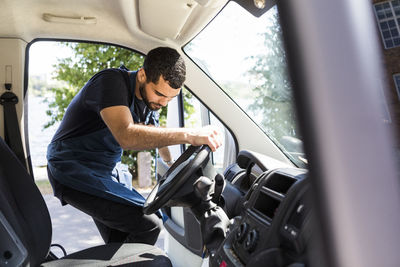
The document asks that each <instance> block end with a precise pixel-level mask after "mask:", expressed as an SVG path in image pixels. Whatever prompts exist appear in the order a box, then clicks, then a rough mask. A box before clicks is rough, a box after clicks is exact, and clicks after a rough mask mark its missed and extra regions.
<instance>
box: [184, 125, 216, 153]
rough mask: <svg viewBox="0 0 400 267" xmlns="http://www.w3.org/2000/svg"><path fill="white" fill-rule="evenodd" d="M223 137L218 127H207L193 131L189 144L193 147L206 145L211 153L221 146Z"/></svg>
mask: <svg viewBox="0 0 400 267" xmlns="http://www.w3.org/2000/svg"><path fill="white" fill-rule="evenodd" d="M222 139H223V135H222V132H221V130H220V129H219V128H218V127H215V126H212V125H209V126H206V127H203V128H199V129H193V130H192V131H191V135H190V138H189V143H190V144H191V145H193V146H200V145H208V146H209V147H210V148H211V150H212V151H213V152H215V151H216V150H217V149H218V148H219V147H220V146H222Z"/></svg>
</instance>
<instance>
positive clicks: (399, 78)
mask: <svg viewBox="0 0 400 267" xmlns="http://www.w3.org/2000/svg"><path fill="white" fill-rule="evenodd" d="M393 82H394V86H395V88H396V92H397V97H398V98H399V100H400V73H395V74H393Z"/></svg>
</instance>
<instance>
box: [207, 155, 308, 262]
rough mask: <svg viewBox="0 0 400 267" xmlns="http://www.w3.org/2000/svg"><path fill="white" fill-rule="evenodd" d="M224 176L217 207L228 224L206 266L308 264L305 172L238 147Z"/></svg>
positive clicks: (306, 183) (306, 180)
mask: <svg viewBox="0 0 400 267" xmlns="http://www.w3.org/2000/svg"><path fill="white" fill-rule="evenodd" d="M224 176H225V179H226V186H225V189H224V191H223V193H222V203H221V204H220V206H222V207H223V208H224V210H225V212H226V213H227V215H228V217H229V218H230V219H231V222H232V224H231V225H230V227H229V231H228V232H227V236H226V238H225V240H224V241H223V243H222V244H221V245H220V247H219V248H218V250H217V251H216V253H215V255H211V258H210V266H246V265H247V266H267V267H268V266H288V265H291V264H295V266H307V257H306V247H307V242H308V240H309V239H310V236H311V230H312V229H311V228H312V227H311V223H310V217H311V207H310V206H311V201H310V200H309V194H307V193H308V190H309V184H308V179H307V171H306V170H305V169H299V168H288V167H287V166H284V165H282V163H279V162H277V161H275V160H273V159H271V158H269V157H266V156H263V155H260V154H257V153H254V152H250V151H241V152H240V153H239V156H238V159H237V163H236V164H233V165H231V166H229V167H228V168H227V169H226V171H225V173H224Z"/></svg>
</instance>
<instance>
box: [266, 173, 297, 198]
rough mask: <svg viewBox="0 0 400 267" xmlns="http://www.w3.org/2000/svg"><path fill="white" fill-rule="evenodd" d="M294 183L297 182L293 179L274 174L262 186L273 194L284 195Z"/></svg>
mask: <svg viewBox="0 0 400 267" xmlns="http://www.w3.org/2000/svg"><path fill="white" fill-rule="evenodd" d="M296 181H297V180H296V179H295V178H292V177H288V176H286V175H281V174H279V173H274V174H273V175H272V176H271V177H269V178H268V180H267V182H266V183H265V185H264V186H265V187H267V188H269V189H271V190H273V191H275V192H278V193H280V194H283V195H285V194H286V193H287V191H288V190H289V188H290V187H291V186H292V185H293V184H294V183H295V182H296Z"/></svg>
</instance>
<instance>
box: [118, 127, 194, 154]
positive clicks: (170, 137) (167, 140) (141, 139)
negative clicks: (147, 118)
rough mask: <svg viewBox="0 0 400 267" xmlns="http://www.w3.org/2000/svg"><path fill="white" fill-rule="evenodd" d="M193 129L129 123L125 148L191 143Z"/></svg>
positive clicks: (124, 143) (137, 148) (150, 147)
mask: <svg viewBox="0 0 400 267" xmlns="http://www.w3.org/2000/svg"><path fill="white" fill-rule="evenodd" d="M191 138H193V134H192V131H191V130H190V129H185V128H156V127H148V126H145V125H139V124H131V125H129V127H128V129H127V131H126V133H125V136H124V138H123V143H122V144H121V146H122V148H123V149H129V150H146V149H153V148H159V147H165V146H170V145H177V144H188V143H191V141H190V139H191Z"/></svg>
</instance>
